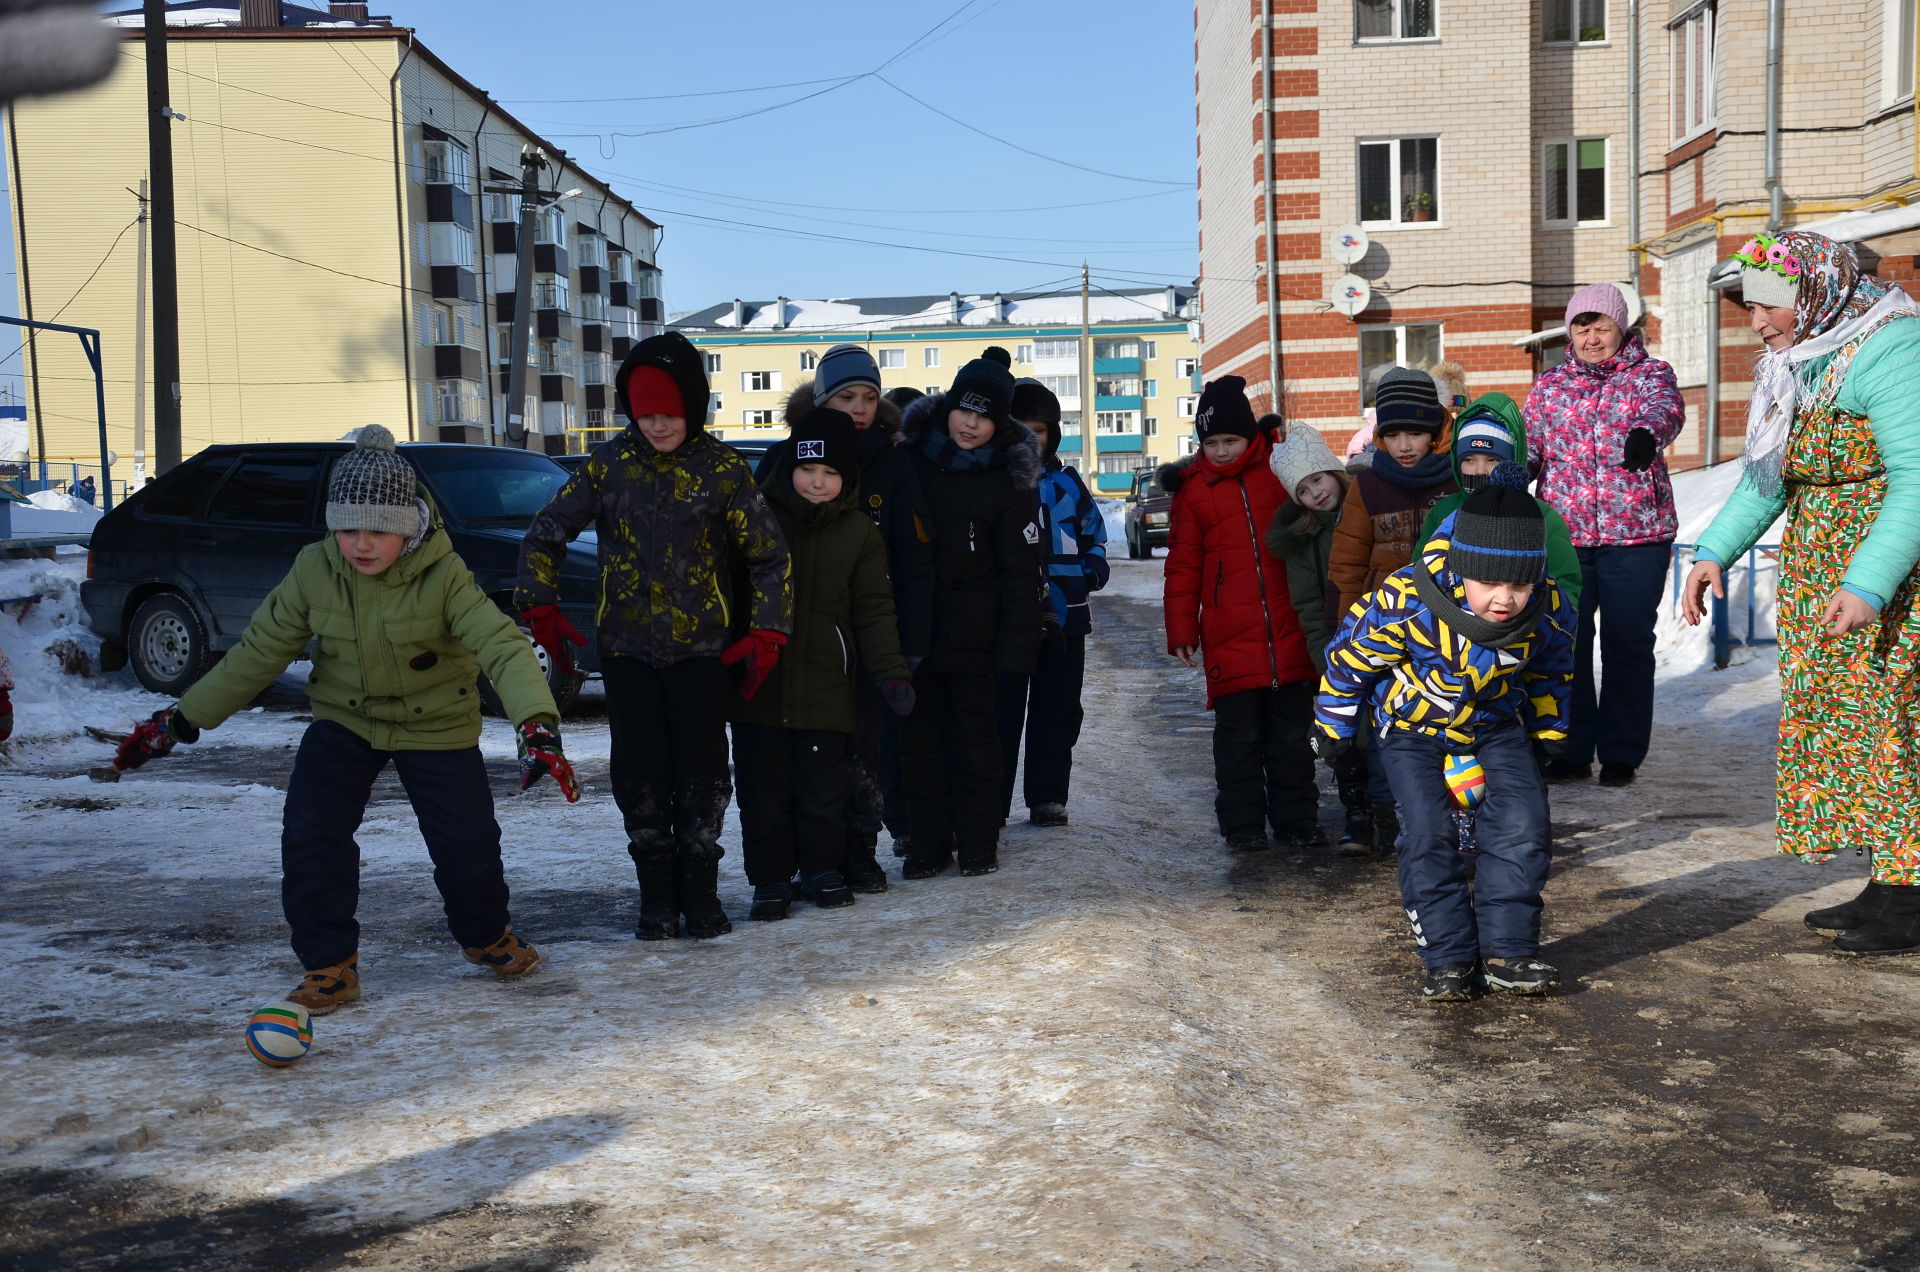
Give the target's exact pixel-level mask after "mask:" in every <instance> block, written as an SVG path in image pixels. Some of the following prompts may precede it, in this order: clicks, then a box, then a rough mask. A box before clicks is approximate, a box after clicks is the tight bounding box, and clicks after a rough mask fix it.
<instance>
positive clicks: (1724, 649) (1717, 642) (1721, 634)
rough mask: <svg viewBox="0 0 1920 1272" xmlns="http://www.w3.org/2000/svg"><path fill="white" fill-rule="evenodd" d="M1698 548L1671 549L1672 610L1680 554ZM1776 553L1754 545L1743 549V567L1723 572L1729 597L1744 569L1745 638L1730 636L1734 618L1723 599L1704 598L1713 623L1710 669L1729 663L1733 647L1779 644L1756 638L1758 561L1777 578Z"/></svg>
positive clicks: (1676, 597)
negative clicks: (1745, 577) (1735, 579)
mask: <svg viewBox="0 0 1920 1272" xmlns="http://www.w3.org/2000/svg"><path fill="white" fill-rule="evenodd" d="M1699 546H1700V545H1699V544H1697V543H1676V544H1674V545H1673V566H1672V568H1671V569H1670V570H1669V571H1668V574H1669V575H1670V576H1671V577H1672V579H1673V594H1672V597H1671V598H1670V603H1671V604H1673V605H1674V606H1676V607H1677V606H1678V605H1679V604H1680V585H1681V583H1682V581H1683V580H1684V578H1685V576H1684V574H1683V573H1682V570H1681V565H1682V562H1681V559H1680V554H1681V553H1682V552H1683V551H1685V552H1691V551H1693V550H1694V549H1695V548H1697V547H1699ZM1779 553H1780V545H1779V544H1777V543H1756V544H1754V545H1753V546H1752V547H1751V548H1749V549H1747V558H1746V561H1745V562H1744V563H1735V565H1734V566H1733V568H1732V569H1726V570H1723V574H1724V575H1725V591H1726V592H1727V594H1728V596H1731V595H1732V593H1733V590H1734V589H1733V580H1734V575H1735V571H1737V570H1738V569H1740V568H1741V564H1744V565H1745V568H1746V571H1747V594H1746V604H1745V605H1744V606H1743V607H1742V608H1744V609H1745V610H1746V636H1745V637H1740V636H1736V635H1734V615H1733V613H1732V612H1731V611H1732V609H1733V606H1732V605H1731V604H1730V603H1729V601H1728V599H1727V597H1725V596H1712V595H1709V596H1708V598H1707V606H1708V613H1709V616H1710V618H1711V619H1712V623H1713V665H1714V666H1715V667H1716V668H1724V667H1726V666H1727V664H1729V663H1730V662H1732V661H1733V647H1734V646H1735V645H1752V646H1759V645H1777V644H1779V643H1780V641H1779V638H1778V637H1777V636H1762V635H1760V631H1759V628H1760V604H1759V601H1758V600H1757V598H1756V593H1757V592H1758V591H1759V589H1758V588H1757V587H1756V586H1755V584H1756V582H1757V581H1758V579H1759V577H1760V571H1761V569H1762V568H1763V565H1762V561H1761V557H1762V555H1763V554H1764V555H1765V557H1766V562H1765V565H1766V567H1768V568H1771V569H1772V570H1773V571H1774V574H1775V576H1776V577H1777V576H1778V574H1779V571H1780V555H1779Z"/></svg>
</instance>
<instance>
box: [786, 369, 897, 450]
mask: <svg viewBox="0 0 1920 1272" xmlns="http://www.w3.org/2000/svg"><path fill="white" fill-rule="evenodd" d="M813 408H814V401H813V381H812V380H808V381H807V382H806V383H805V384H802V385H800V386H799V387H798V388H796V389H794V391H793V392H791V393H789V394H787V406H786V411H785V412H784V413H783V414H782V416H781V421H782V422H783V423H785V424H786V426H787V427H788V428H792V427H793V426H794V425H795V424H796V423H798V422H799V421H800V420H802V419H804V418H806V414H807V412H808V411H811V410H812V409H813ZM871 427H873V428H877V429H879V430H880V431H881V432H883V433H891V434H893V435H894V436H896V437H898V436H899V435H900V408H899V407H897V406H895V405H894V404H893V403H891V402H889V401H887V399H886V397H885V396H884V395H883V396H882V397H881V398H880V407H879V409H878V410H877V411H875V412H874V416H873V424H872V425H871Z"/></svg>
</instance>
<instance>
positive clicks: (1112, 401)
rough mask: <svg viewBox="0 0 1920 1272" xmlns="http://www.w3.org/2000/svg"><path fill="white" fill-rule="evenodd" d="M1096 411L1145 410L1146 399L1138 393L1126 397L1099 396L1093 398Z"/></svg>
mask: <svg viewBox="0 0 1920 1272" xmlns="http://www.w3.org/2000/svg"><path fill="white" fill-rule="evenodd" d="M1093 409H1094V410H1096V411H1144V410H1145V409H1146V399H1145V398H1143V397H1140V396H1139V395H1137V394H1130V395H1128V396H1125V397H1097V398H1095V399H1094V400H1093Z"/></svg>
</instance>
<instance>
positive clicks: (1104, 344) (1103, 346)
mask: <svg viewBox="0 0 1920 1272" xmlns="http://www.w3.org/2000/svg"><path fill="white" fill-rule="evenodd" d="M1093 356H1094V357H1096V358H1137V357H1139V356H1140V342H1139V341H1138V340H1096V341H1094V342H1093Z"/></svg>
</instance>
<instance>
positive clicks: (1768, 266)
mask: <svg viewBox="0 0 1920 1272" xmlns="http://www.w3.org/2000/svg"><path fill="white" fill-rule="evenodd" d="M1733 259H1735V260H1736V261H1739V262H1740V264H1741V266H1742V267H1743V268H1746V269H1761V270H1766V271H1767V272H1768V273H1771V274H1779V275H1781V276H1782V277H1785V278H1798V277H1800V275H1801V273H1802V270H1801V265H1800V262H1799V260H1797V259H1796V258H1795V257H1794V255H1793V253H1792V252H1789V251H1788V250H1787V249H1786V247H1785V246H1784V245H1783V244H1782V243H1781V242H1780V240H1778V239H1776V238H1774V237H1773V236H1772V235H1771V234H1756V235H1754V236H1753V237H1752V238H1750V239H1748V240H1747V242H1746V245H1745V246H1744V247H1742V248H1741V249H1740V250H1739V251H1737V252H1735V253H1734V254H1733Z"/></svg>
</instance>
